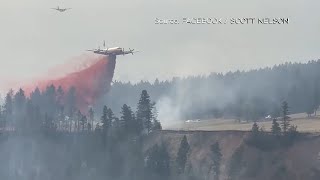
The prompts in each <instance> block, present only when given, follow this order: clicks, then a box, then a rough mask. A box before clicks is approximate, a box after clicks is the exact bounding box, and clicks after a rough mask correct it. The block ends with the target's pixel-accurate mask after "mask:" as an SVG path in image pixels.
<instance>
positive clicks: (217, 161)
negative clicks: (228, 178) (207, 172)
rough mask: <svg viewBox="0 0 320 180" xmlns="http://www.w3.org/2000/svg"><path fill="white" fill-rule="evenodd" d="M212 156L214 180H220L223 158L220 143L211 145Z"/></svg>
mask: <svg viewBox="0 0 320 180" xmlns="http://www.w3.org/2000/svg"><path fill="white" fill-rule="evenodd" d="M211 154H212V155H211V159H212V169H213V173H214V179H215V180H218V179H219V177H220V165H221V158H222V154H221V149H220V146H219V143H218V142H216V143H214V144H213V145H211Z"/></svg>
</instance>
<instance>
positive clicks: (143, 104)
mask: <svg viewBox="0 0 320 180" xmlns="http://www.w3.org/2000/svg"><path fill="white" fill-rule="evenodd" d="M152 118H153V116H152V104H151V101H150V96H149V94H148V92H147V91H146V90H143V91H142V93H141V96H140V100H139V103H138V110H137V120H138V121H139V122H138V124H140V126H141V125H142V126H143V127H140V129H141V128H144V129H146V131H147V133H148V134H149V133H150V132H151V129H152Z"/></svg>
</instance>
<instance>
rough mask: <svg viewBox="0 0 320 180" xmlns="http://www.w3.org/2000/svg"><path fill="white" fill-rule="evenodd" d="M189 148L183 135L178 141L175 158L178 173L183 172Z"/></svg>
mask: <svg viewBox="0 0 320 180" xmlns="http://www.w3.org/2000/svg"><path fill="white" fill-rule="evenodd" d="M189 150H190V145H189V143H188V140H187V136H186V135H184V136H183V138H182V140H181V143H180V147H179V150H178V154H177V160H176V161H177V167H178V173H179V174H180V173H183V172H184V170H185V166H186V163H187V160H188V153H189Z"/></svg>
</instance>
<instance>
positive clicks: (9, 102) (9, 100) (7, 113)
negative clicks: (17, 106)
mask: <svg viewBox="0 0 320 180" xmlns="http://www.w3.org/2000/svg"><path fill="white" fill-rule="evenodd" d="M12 115H13V91H12V89H11V90H10V91H9V92H8V93H7V95H6V97H5V102H4V105H3V118H4V121H5V122H6V124H10V125H12V120H13V119H12V118H13V117H12Z"/></svg>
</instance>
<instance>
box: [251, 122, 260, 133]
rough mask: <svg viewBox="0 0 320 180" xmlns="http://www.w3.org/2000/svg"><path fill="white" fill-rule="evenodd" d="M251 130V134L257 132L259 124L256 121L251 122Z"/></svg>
mask: <svg viewBox="0 0 320 180" xmlns="http://www.w3.org/2000/svg"><path fill="white" fill-rule="evenodd" d="M251 132H252V135H253V136H257V135H258V134H259V126H258V124H257V123H256V122H254V123H253V125H252V129H251Z"/></svg>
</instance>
